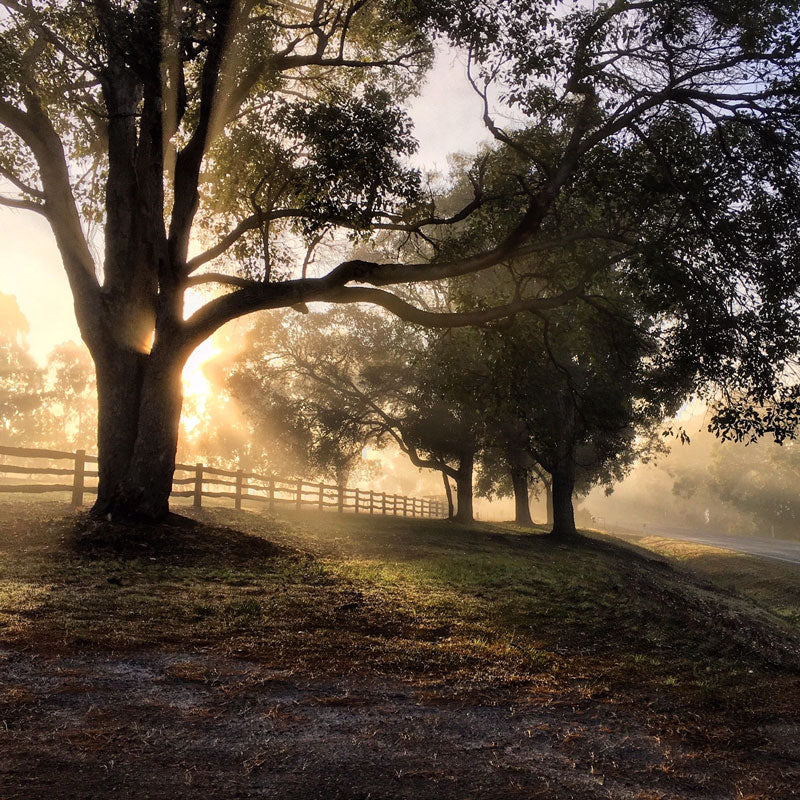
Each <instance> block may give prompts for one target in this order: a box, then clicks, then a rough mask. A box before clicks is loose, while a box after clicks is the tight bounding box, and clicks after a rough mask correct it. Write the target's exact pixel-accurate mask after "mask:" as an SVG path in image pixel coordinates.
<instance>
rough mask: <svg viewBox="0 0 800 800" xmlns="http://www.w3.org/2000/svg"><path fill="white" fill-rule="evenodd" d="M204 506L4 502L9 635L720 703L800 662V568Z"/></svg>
mask: <svg viewBox="0 0 800 800" xmlns="http://www.w3.org/2000/svg"><path fill="white" fill-rule="evenodd" d="M192 516H193V518H194V520H195V524H191V525H190V524H185V525H179V526H177V527H171V526H162V527H160V528H157V529H148V530H146V531H143V530H139V531H129V530H124V529H120V528H112V527H110V526H108V525H103V526H100V527H93V526H92V525H91V524H89V523H88V522H87V521H86V520H85V519H83V518H77V519H76V517H75V516H74V514H72V513H71V512H69V511H68V510H67V509H66V507H64V506H60V505H58V504H52V505H47V504H31V503H7V504H5V505H4V506H2V507H0V520H2V523H0V639H2V640H5V641H7V642H13V643H17V644H22V645H24V646H26V647H30V648H44V649H63V648H108V649H112V650H121V649H130V648H140V647H159V648H173V649H180V648H187V647H191V648H204V649H208V650H214V651H219V652H222V653H226V654H229V655H230V654H233V655H239V656H244V657H247V658H252V659H256V660H259V661H261V662H263V663H266V664H268V665H270V666H274V667H276V668H280V669H288V670H293V671H300V672H303V673H304V674H309V675H313V674H323V673H324V674H343V675H344V674H359V675H376V676H377V675H379V676H390V677H396V678H401V679H405V680H412V681H415V680H425V681H427V682H430V681H434V682H435V681H439V682H448V683H456V684H460V685H464V686H481V685H492V686H497V685H525V686H529V687H530V688H531V690H532V691H537V692H542V693H546V694H551V695H556V694H559V693H562V694H563V692H565V691H569V692H572V693H573V694H576V695H580V696H592V695H603V694H604V693H606V694H607V693H608V692H615V693H619V692H625V693H626V694H627V695H628V696H631V697H633V696H636V695H640V694H647V695H653V694H654V693H655V694H656V695H658V696H660V697H661V698H662V699H663V700H664V702H667V701H668V697H669V696H670V695H675V696H677V695H680V697H681V700H682V702H689V703H696V704H700V705H708V704H714V703H716V704H723V705H725V704H744V705H745V706H746V705H747V704H750V703H754V702H757V701H758V698H759V697H762V696H763V694H764V691H766V687H765V684H764V681H763V675H764V674H765V673H770V674H772V675H773V678H774V680H786V681H790V682H791V681H793V677H792V676H793V675H794V674H795V671H796V668H797V666H798V664H800V657H798V652H799V651H798V641H799V638H798V632H797V630H796V623H797V621H798V616H797V613H796V602H797V598H798V596H800V579H798V575H797V573H796V571H792V570H789V569H785V568H783V567H780V566H779V567H778V568H775V569H773V568H772V566H771V565H770V566H769V567H767V566H765V565H764V563H763V562H762V561H761V560H760V559H753V558H750V557H738V556H735V555H733V554H729V553H723V552H722V551H718V552H714V553H713V554H708V553H704V552H703V553H698V552H695V550H691V549H690V546H687V545H685V544H684V543H681V544H680V545H678V544H676V543H669V544H667V543H664V542H660V543H656V542H649V543H648V544H649V545H650V547H651V548H652V549H654V550H657V551H658V552H659V554H660V555H654V554H653V553H652V552H648V551H647V550H645V549H640V548H634V547H632V546H630V545H621V544H620V545H618V544H615V543H609V542H608V541H607V540H605V539H603V538H602V537H597V538H583V537H582V538H580V539H579V540H577V541H576V542H574V543H571V544H568V545H565V544H561V543H556V542H552V541H550V539H549V538H548V537H546V536H543V535H540V534H541V532H529V531H523V530H521V529H517V528H515V527H514V526H511V525H493V524H487V523H482V524H475V525H472V526H458V525H454V524H452V523H447V522H444V521H439V520H411V519H403V518H381V517H369V516H362V517H354V516H339V515H336V514H319V513H315V512H306V513H285V514H283V515H282V516H281V517H273V516H264V515H261V514H252V513H247V512H234V511H228V510H224V509H212V510H207V511H205V510H204V511H202V512H197V513H192ZM706 549H707V548H706ZM788 686H789V684H788V683H787V687H788ZM792 686H793V687H794V689H792V691H789V690H788V688H787V692H786V695H785V699H786V702H792V698H796V686H795V684H794V683H793V682H792ZM773 688H774V685H773Z"/></svg>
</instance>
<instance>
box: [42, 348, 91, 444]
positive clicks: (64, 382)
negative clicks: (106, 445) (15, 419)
mask: <svg viewBox="0 0 800 800" xmlns="http://www.w3.org/2000/svg"><path fill="white" fill-rule="evenodd" d="M44 372H45V384H46V413H47V429H48V430H47V435H48V438H49V440H50V443H51V445H52V446H53V447H59V448H62V449H67V450H77V449H79V448H81V449H84V450H88V451H89V452H92V453H93V452H95V450H96V447H97V444H96V442H97V388H96V386H95V378H94V367H93V365H92V359H91V357H90V356H89V353H88V352H87V350H86V348H85V347H82V346H81V345H79V344H76V343H75V342H64V343H63V344H61V345H59V346H58V347H56V348H54V349H53V351H52V352H51V353H50V354H49V355H48V357H47V363H46V365H45V369H44Z"/></svg>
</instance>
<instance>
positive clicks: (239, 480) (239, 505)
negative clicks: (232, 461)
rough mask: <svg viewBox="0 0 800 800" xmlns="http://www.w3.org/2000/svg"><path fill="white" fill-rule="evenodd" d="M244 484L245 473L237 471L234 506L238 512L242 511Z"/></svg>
mask: <svg viewBox="0 0 800 800" xmlns="http://www.w3.org/2000/svg"><path fill="white" fill-rule="evenodd" d="M243 483H244V479H243V473H242V470H240V469H237V470H236V499H235V500H234V505H235V507H236V510H237V511H241V509H242V485H243Z"/></svg>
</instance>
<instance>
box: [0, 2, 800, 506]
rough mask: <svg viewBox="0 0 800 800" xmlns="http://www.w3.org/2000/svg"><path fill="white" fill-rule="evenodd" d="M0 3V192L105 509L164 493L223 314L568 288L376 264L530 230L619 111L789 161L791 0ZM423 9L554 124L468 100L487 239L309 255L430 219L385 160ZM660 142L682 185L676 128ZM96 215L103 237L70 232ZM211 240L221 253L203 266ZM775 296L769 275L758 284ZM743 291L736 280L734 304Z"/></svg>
mask: <svg viewBox="0 0 800 800" xmlns="http://www.w3.org/2000/svg"><path fill="white" fill-rule="evenodd" d="M2 6H3V8H4V14H3V17H2V20H0V26H1V28H0V31H1V35H0V137H2V149H1V150H0V174H2V176H3V177H4V179H5V180H6V181H7V184H8V186H9V188H10V193H7V194H5V195H4V196H3V197H2V198H0V202H2V203H3V204H5V205H7V206H11V207H15V208H20V209H25V210H30V211H33V212H36V213H40V214H43V215H44V216H45V217H46V218H47V220H48V221H49V223H50V225H51V227H52V230H53V234H54V237H55V240H56V242H57V244H58V247H59V250H60V252H61V256H62V261H63V266H64V268H65V270H66V273H67V276H68V279H69V283H70V286H71V289H72V293H73V298H74V305H75V311H76V316H77V320H78V324H79V327H80V330H81V334H82V336H83V339H84V341H85V342H86V344H87V346H88V347H89V350H90V352H91V354H92V357H93V359H94V362H95V367H96V373H97V386H98V396H99V423H98V424H99V430H98V447H99V459H100V463H99V472H100V484H99V492H98V499H97V503H96V506H95V510H96V511H97V512H99V513H104V514H105V513H111V514H116V515H120V516H129V515H139V516H145V517H150V518H156V517H160V516H162V515H164V514H165V513H166V511H167V509H168V497H169V493H170V489H171V481H172V473H173V468H174V460H175V449H176V441H177V434H178V427H179V417H180V410H181V387H180V376H181V370H182V367H183V365H184V363H185V361H186V359H187V357H188V355H189V354H190V353H191V352H192V350H193V349H194V348H195V347H196V346H197V345H198V344H199V343H200V342H201V341H202V340H203V339H205V338H206V337H208V336H209V335H211V334H212V333H213V332H214V331H215V330H216V329H217V328H219V327H220V326H221V325H223V324H224V323H226V322H227V321H229V320H232V319H234V318H235V317H238V316H241V315H243V314H247V313H249V312H252V311H256V310H259V309H269V308H277V307H283V306H297V307H301V305H302V304H304V303H308V302H311V301H333V302H370V303H376V304H378V305H382V306H385V307H386V308H388V309H390V310H391V311H393V312H395V313H397V314H399V315H401V316H403V317H405V318H407V319H411V320H414V321H417V322H422V323H427V324H437V325H455V324H468V323H472V322H482V321H486V320H488V319H492V318H496V317H497V316H500V315H503V314H508V313H513V312H515V311H519V310H522V309H526V308H527V309H530V308H537V309H543V308H548V307H552V306H555V305H558V304H559V303H562V302H565V301H566V300H568V299H570V298H573V297H575V296H576V295H579V294H580V293H581V292H582V291H583V290H584V280H583V276H577V280H573V279H572V277H571V276H570V277H568V276H562V277H563V278H564V279H563V280H560V281H556V282H555V283H553V284H552V286H550V287H549V288H548V287H541V286H540V287H538V288H537V291H536V292H535V293H533V294H531V295H526V296H518V297H514V298H513V299H511V300H510V301H509V302H506V303H502V304H501V307H499V308H482V309H479V310H475V311H473V312H468V313H461V314H458V315H455V316H454V315H447V314H445V315H443V316H441V315H436V314H434V313H431V312H428V311H425V310H424V309H418V308H416V307H414V306H413V305H412V304H409V303H407V302H406V301H404V300H402V299H401V298H399V297H398V296H397V295H396V294H393V293H392V292H391V291H387V290H386V289H382V288H379V287H386V286H393V285H397V284H402V283H408V282H415V281H424V280H437V279H441V278H447V277H453V276H457V275H463V274H467V273H470V272H475V271H480V270H485V269H488V268H491V267H493V266H494V265H496V264H498V263H499V262H500V261H502V260H503V259H506V258H508V257H509V256H510V255H511V254H513V253H514V252H516V251H517V250H519V249H520V248H525V247H527V248H533V249H539V250H541V249H543V248H545V247H546V246H547V244H548V243H547V241H546V240H545V239H543V237H542V236H541V235H540V234H541V230H542V227H543V224H544V222H545V220H546V219H547V218H548V215H550V214H552V213H553V209H554V207H555V205H556V204H557V201H558V199H559V198H560V197H561V196H562V195H563V194H564V193H565V192H567V191H568V189H569V185H570V181H571V179H572V177H573V176H574V174H575V173H576V171H577V170H578V169H579V168H580V167H581V166H582V165H584V164H585V163H586V162H587V160H590V159H591V158H592V156H593V154H594V153H595V151H596V150H597V148H599V147H603V146H609V144H611V146H613V143H614V142H623V141H625V140H627V139H629V138H630V137H633V136H635V137H639V138H640V139H641V140H642V141H644V142H649V141H650V138H649V133H650V131H651V130H652V129H653V128H654V127H655V126H659V125H663V124H664V122H665V120H668V119H671V118H673V117H675V116H676V115H677V117H679V123H680V124H679V125H678V126H677V127H676V128H675V132H676V133H675V135H676V136H677V137H679V138H681V139H682V138H686V137H688V138H690V139H691V138H692V136H693V135H694V134H696V133H697V132H698V131H701V130H709V131H711V133H710V134H709V135H713V134H714V132H715V129H717V130H718V131H719V144H718V150H719V151H720V152H721V153H722V154H723V156H724V158H726V159H728V161H729V162H730V163H732V164H734V165H735V166H737V167H738V168H739V172H740V175H741V176H742V177H743V186H744V189H743V191H744V192H745V193H746V192H747V191H749V190H750V187H751V186H752V185H753V183H758V181H762V183H763V180H764V179H767V180H769V181H771V182H772V188H773V190H774V191H776V192H777V193H780V192H781V191H783V189H784V188H785V186H784V184H782V183H781V182H780V180H775V176H774V174H773V173H775V172H777V171H779V170H781V169H786V171H787V174H789V173H791V172H792V170H793V169H794V167H795V165H794V162H793V161H792V160H791V159H792V158H793V156H792V154H793V152H794V150H793V148H794V143H795V142H794V136H795V125H796V121H797V100H796V98H797V91H796V89H797V66H798V65H797V61H798V56H797V35H798V24H799V23H798V15H797V3H796V2H777V1H775V0H772V1H771V2H767V3H764V2H755V1H754V0H751V1H750V2H744V0H734V1H733V2H727V3H724V4H721V3H710V2H707V0H702V1H701V0H644V2H635V3H634V2H627V1H625V0H614V2H610V1H609V2H601V3H594V4H591V5H590V4H573V3H560V2H556V3H553V2H551V0H511V2H507V0H482V2H464V0H431V2H422V0H420V1H419V2H413V0H316V1H315V2H311V3H309V4H303V3H286V4H275V3H269V2H264V3H261V2H256V1H255V0H187V2H175V3H172V2H166V3H165V2H161V0H125V1H124V2H123V0H95V2H88V0H63V1H62V2H54V1H47V0H2ZM437 32H442V33H445V34H447V35H449V36H450V37H451V39H452V40H453V41H454V42H455V43H457V44H460V45H463V46H466V47H468V48H469V49H470V52H471V57H472V59H473V61H474V62H475V63H476V64H477V65H478V66H479V70H478V73H477V74H476V87H477V88H478V90H479V91H481V92H485V93H486V96H487V98H488V97H489V96H490V92H489V90H488V89H487V88H486V87H487V84H489V83H491V82H492V81H496V82H498V84H499V85H502V86H503V87H505V88H504V94H505V96H504V101H505V102H506V104H507V105H510V106H512V107H513V108H514V109H515V110H516V111H517V112H518V113H521V114H523V115H525V117H527V119H528V120H529V121H530V122H531V124H532V126H533V129H534V130H535V129H536V127H537V126H544V127H545V128H547V129H548V130H549V129H551V128H553V127H554V126H555V127H556V128H558V129H559V131H560V135H559V136H558V137H556V138H554V139H550V140H549V144H548V146H546V147H542V146H539V145H536V144H535V145H534V146H531V147H529V146H527V145H526V143H525V142H524V141H516V140H515V139H514V138H513V137H510V136H509V135H508V134H507V133H506V132H504V131H502V130H501V129H500V128H499V127H498V126H497V125H496V124H495V122H494V120H493V119H492V117H491V115H490V113H489V107H490V103H489V101H488V99H487V114H486V122H487V125H488V127H489V129H490V130H491V131H492V132H493V133H494V134H495V136H497V137H498V138H499V139H501V140H504V141H507V142H511V143H512V146H513V147H514V148H515V149H516V151H517V153H518V154H519V156H520V159H521V162H520V164H521V168H520V170H519V178H520V185H521V186H522V187H523V188H524V192H525V201H524V207H523V208H522V209H521V211H520V213H519V214H518V216H517V219H516V220H515V223H514V225H513V226H512V227H511V228H510V229H508V230H507V231H506V232H504V234H503V235H502V236H501V237H499V238H498V239H496V240H495V241H493V242H492V243H491V245H490V246H488V248H485V249H479V250H476V251H473V252H470V253H469V254H468V255H466V256H464V255H462V256H459V257H457V258H452V259H437V260H435V263H431V262H430V258H429V254H426V257H425V258H422V259H419V260H418V261H414V260H413V259H412V260H410V261H409V260H403V261H397V260H392V258H391V257H385V258H383V259H377V260H352V259H351V260H348V261H343V262H342V263H338V264H336V263H333V264H331V265H330V269H329V270H328V271H327V272H325V273H324V274H321V275H318V276H315V277H311V276H310V275H309V274H308V261H309V259H304V258H303V252H302V251H303V249H304V248H302V247H300V246H299V242H300V241H301V240H303V239H305V240H306V241H307V242H310V243H313V242H314V241H316V240H317V239H318V238H319V237H320V236H322V235H328V236H335V235H336V234H337V232H341V231H355V232H364V233H369V232H371V231H375V230H376V229H386V228H390V229H392V228H394V229H398V228H399V229H405V230H408V231H409V232H410V233H414V234H423V235H424V230H425V228H426V226H427V225H429V224H435V223H437V222H440V215H439V214H438V212H437V210H436V208H434V207H432V206H431V205H430V204H429V203H426V202H424V201H423V200H422V194H421V192H420V181H419V176H418V175H417V174H416V173H414V172H413V171H412V170H409V169H408V168H407V167H406V166H404V163H403V157H404V156H405V155H407V154H408V153H410V152H411V151H412V149H413V146H414V145H413V140H412V138H411V134H410V128H409V122H408V119H407V118H406V116H405V115H404V114H403V113H402V112H401V111H400V110H399V109H398V108H397V106H396V102H397V101H398V100H400V99H402V97H403V96H404V95H405V94H406V93H408V92H409V91H410V90H411V89H412V88H413V87H414V86H416V85H418V84H419V79H420V75H421V73H422V71H423V70H424V68H425V67H426V66H427V65H428V64H429V62H430V53H431V44H430V40H429V38H428V37H429V36H431V35H435V34H436V33H437ZM731 127H733V128H734V129H735V130H736V131H738V130H744V131H749V132H752V133H753V136H754V137H755V138H756V139H757V140H758V141H759V142H761V144H760V145H759V146H760V147H762V148H766V149H768V150H769V151H770V153H773V154H774V167H775V169H774V170H773V173H770V174H769V175H768V176H763V175H760V176H756V178H755V179H752V180H751V177H752V176H751V171H750V168H749V165H748V163H747V160H746V153H745V152H744V150H743V148H741V147H739V146H738V144H737V139H736V136H731V135H730V134H729V129H730V128H731ZM759 137H761V138H759ZM731 140H733V141H731ZM659 157H661V158H662V159H663V160H664V171H665V174H667V175H668V176H669V179H670V180H672V181H673V182H675V183H676V184H678V185H683V184H682V181H683V180H684V178H685V177H686V175H687V172H686V169H685V168H684V166H683V162H682V161H681V155H680V153H677V152H673V151H659ZM721 157H722V156H721ZM694 168H695V165H693V164H692V165H691V166H690V168H689V169H690V172H689V174H693V173H692V172H691V171H692V170H694ZM634 178H635V176H634ZM473 180H474V184H475V191H474V196H473V197H472V198H471V199H470V200H469V202H468V203H467V204H466V206H465V208H464V209H461V210H459V212H458V213H457V214H456V215H455V216H456V218H457V219H463V217H464V215H465V214H468V213H469V211H471V210H473V209H474V208H476V207H478V206H480V205H481V204H483V203H485V202H488V201H489V200H490V198H487V197H485V195H484V193H483V192H482V190H481V185H480V174H476V175H474V176H473ZM684 188H686V187H685V186H684ZM698 216H700V212H698ZM703 221H704V222H710V223H711V227H712V228H713V223H715V222H716V220H710V221H709V220H705V219H704V220H703ZM98 226H99V227H102V236H103V242H104V255H103V258H102V260H98V259H96V258H95V256H94V254H93V248H92V246H91V243H90V241H89V239H88V238H87V231H88V230H89V229H91V228H96V227H98ZM573 235H579V236H588V237H591V236H592V235H593V234H592V232H591V230H588V229H587V230H585V231H581V232H579V233H576V234H573ZM423 241H424V239H423ZM710 241H712V244H711V245H710V246H709V251H708V252H709V253H711V252H712V251H714V250H715V249H716V252H717V254H718V255H721V257H722V262H720V263H722V266H721V268H720V272H721V274H726V275H727V278H728V279H730V281H733V280H734V276H737V277H736V280H739V278H740V277H741V276H742V275H744V276H745V277H746V278H747V280H744V281H743V284H742V285H744V286H746V292H750V291H751V289H752V288H753V287H756V288H757V289H760V288H761V286H762V284H763V283H764V280H762V277H763V276H761V275H760V274H759V273H758V271H757V270H753V269H750V266H751V265H750V263H749V262H748V261H747V260H746V258H745V261H744V262H742V261H741V257H742V255H744V256H747V253H746V252H738V251H737V252H730V253H728V254H725V253H724V252H723V249H724V248H722V247H716V248H715V245H714V242H713V240H710ZM195 245H197V246H198V247H199V249H200V252H196V253H195V252H194V247H195ZM203 247H205V249H203ZM709 260H710V259H709ZM215 262H216V263H217V264H218V265H219V266H218V268H217V269H216V270H206V271H203V272H201V268H207V267H209V266H210V265H212V264H214V263H215ZM723 262H724V263H723ZM224 265H227V266H229V267H230V269H227V268H223V266H224ZM678 266H679V267H680V269H679V270H678V274H677V275H676V276H673V278H674V280H672V281H671V282H668V285H667V286H666V288H667V289H674V288H675V287H676V286H678V288H685V286H684V285H683V283H682V282H681V281H682V280H683V279H685V278H686V276H687V269H686V268H685V265H683V264H680V265H678ZM759 267H763V264H760V265H759ZM688 272H691V271H690V270H689V271H688ZM684 283H685V281H684ZM767 283H769V281H767ZM198 284H217V285H222V286H226V287H228V291H227V292H226V293H224V294H221V295H216V296H213V297H212V298H211V299H209V300H208V302H206V303H205V305H203V306H202V307H200V308H199V309H198V310H196V311H194V312H193V313H190V314H187V312H186V308H185V299H186V292H187V290H188V289H189V288H190V287H192V286H196V285H198ZM785 285H786V282H785V281H784V286H785ZM795 285H796V284H795V282H793V281H789V288H790V289H791V288H792V287H793V286H795ZM785 296H786V288H783V289H780V290H779V291H778V293H777V296H776V297H775V300H776V304H777V303H780V302H783V299H784V298H785ZM761 297H762V298H763V297H764V294H763V292H762V294H761ZM748 299H749V296H748V295H747V294H746V293H745V295H744V296H743V297H742V298H740V301H741V302H742V304H743V306H745V307H747V306H748V305H752V303H749V304H748V302H747V301H748ZM702 301H703V298H695V303H697V302H702ZM772 355H775V356H779V355H780V354H779V353H778V354H772Z"/></svg>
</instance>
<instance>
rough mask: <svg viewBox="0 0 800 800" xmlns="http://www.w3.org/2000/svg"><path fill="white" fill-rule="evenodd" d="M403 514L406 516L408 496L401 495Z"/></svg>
mask: <svg viewBox="0 0 800 800" xmlns="http://www.w3.org/2000/svg"><path fill="white" fill-rule="evenodd" d="M403 516H404V517H407V516H408V498H407V497H406V496H405V495H403Z"/></svg>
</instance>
